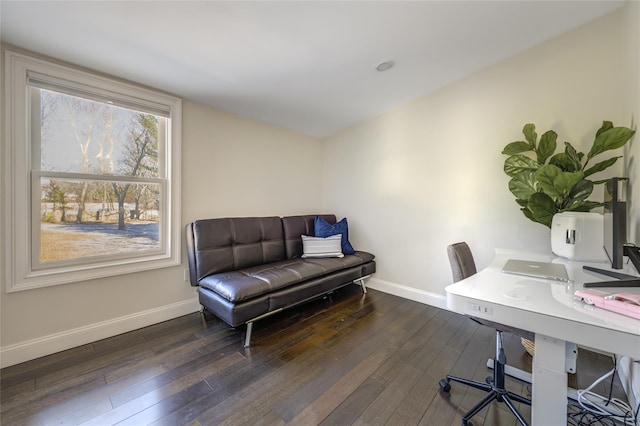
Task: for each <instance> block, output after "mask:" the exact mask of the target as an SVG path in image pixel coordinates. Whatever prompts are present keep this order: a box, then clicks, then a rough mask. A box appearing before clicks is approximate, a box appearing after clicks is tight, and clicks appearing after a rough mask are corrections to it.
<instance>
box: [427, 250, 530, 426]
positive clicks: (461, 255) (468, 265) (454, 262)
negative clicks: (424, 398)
mask: <svg viewBox="0 0 640 426" xmlns="http://www.w3.org/2000/svg"><path fill="white" fill-rule="evenodd" d="M447 254H448V255H449V262H450V264H451V272H452V273H453V280H454V281H460V280H462V279H464V278H467V277H470V276H471V275H473V274H475V273H476V265H475V262H474V260H473V255H472V253H471V249H470V248H469V246H468V245H467V243H464V242H462V243H456V244H452V245H450V246H448V247H447ZM471 319H473V320H474V321H476V322H478V323H480V324H482V325H486V326H488V327H492V328H494V329H495V330H496V357H495V360H494V362H493V364H494V369H493V378H487V383H480V382H476V381H474V380H469V379H465V378H461V377H456V376H451V375H447V376H446V377H445V378H444V379H442V380H440V382H439V385H440V389H441V390H442V391H443V392H445V393H449V391H450V390H451V384H450V383H449V382H450V381H454V382H459V383H463V384H465V385H468V386H471V387H474V388H476V389H480V390H483V391H485V392H487V393H488V395H487V396H486V397H484V399H482V400H481V401H480V402H478V404H476V405H475V406H474V407H473V408H472V409H471V410H470V411H469V412H468V413H467V414H465V415H464V416H463V417H462V425H463V426H466V425H468V424H469V420H470V419H471V418H472V417H473V416H475V415H476V414H478V413H479V412H480V411H481V410H482V409H483V408H484V407H486V406H487V405H489V404H490V403H491V401H493V400H496V401H498V402H504V403H505V404H506V405H507V407H509V410H511V412H512V413H513V414H514V415H515V416H516V417H517V419H518V421H519V422H520V423H522V424H523V425H524V426H528V423H527V421H526V420H525V419H524V417H523V416H522V414H521V413H520V412H519V411H518V409H517V408H516V407H515V405H514V404H513V401H512V400H515V401H518V402H521V403H523V404H527V405H531V400H529V399H527V398H525V397H523V396H520V395H517V394H515V393H513V392H509V391H508V390H507V389H506V388H505V385H504V381H505V367H506V363H507V358H506V356H505V354H504V349H503V347H502V332H503V331H508V332H510V333H514V334H517V335H520V336H523V337H527V338H530V337H531V336H532V335H531V333H529V332H526V331H524V330H520V329H515V328H513V327H508V326H505V325H503V324H498V323H494V322H492V321H487V320H485V319H480V318H471Z"/></svg>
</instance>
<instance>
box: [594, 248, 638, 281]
mask: <svg viewBox="0 0 640 426" xmlns="http://www.w3.org/2000/svg"><path fill="white" fill-rule="evenodd" d="M624 254H625V256H629V259H630V260H631V263H633V266H635V267H636V270H637V271H640V247H635V246H625V247H624ZM582 269H584V270H585V271H591V272H596V273H598V274H602V275H606V276H608V277H612V278H616V280H615V281H600V282H593V283H584V284H583V287H585V288H594V287H596V288H597V287H640V277H636V276H635V275H628V274H623V273H620V272H615V271H609V270H607V269H600V268H593V267H591V266H583V267H582Z"/></svg>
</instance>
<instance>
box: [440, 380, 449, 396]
mask: <svg viewBox="0 0 640 426" xmlns="http://www.w3.org/2000/svg"><path fill="white" fill-rule="evenodd" d="M438 384H439V385H440V389H442V391H443V392H447V393H449V391H450V390H451V385H450V384H449V382H448V381H447V380H446V379H442V380H440V381H439V382H438Z"/></svg>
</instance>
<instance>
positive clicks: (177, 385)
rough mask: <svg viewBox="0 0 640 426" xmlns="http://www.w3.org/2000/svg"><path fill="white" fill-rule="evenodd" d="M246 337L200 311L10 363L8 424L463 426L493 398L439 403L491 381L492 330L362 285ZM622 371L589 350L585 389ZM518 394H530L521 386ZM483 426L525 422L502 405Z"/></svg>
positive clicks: (512, 345)
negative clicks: (459, 379)
mask: <svg viewBox="0 0 640 426" xmlns="http://www.w3.org/2000/svg"><path fill="white" fill-rule="evenodd" d="M243 336H244V330H243V329H238V330H234V329H231V328H229V327H228V326H227V325H226V324H224V323H223V322H221V321H220V320H218V319H217V318H215V317H213V316H212V315H211V314H206V317H203V315H202V314H200V313H194V314H191V315H186V316H184V317H180V318H177V319H174V320H171V321H167V322H164V323H161V324H156V325H153V326H151V327H147V328H144V329H140V330H136V331H133V332H130V333H126V334H123V335H120V336H116V337H112V338H109V339H105V340H101V341H98V342H95V343H92V344H88V345H84V346H81V347H78V348H74V349H70V350H68V351H64V352H61V353H57V354H54V355H50V356H47V357H44V358H40V359H37V360H34V361H30V362H26V363H23V364H20V365H16V366H12V367H8V368H5V369H3V370H1V371H0V376H1V410H0V413H1V414H0V423H1V424H2V425H54V424H55V425H78V424H82V425H113V424H118V425H146V424H154V425H172V426H174V425H219V424H224V425H284V424H291V425H316V424H320V425H351V424H370V425H382V424H388V425H435V426H442V425H456V426H457V425H459V424H460V423H461V416H462V415H463V414H464V413H465V412H466V411H467V410H468V409H469V408H471V407H472V406H473V405H474V404H475V403H476V402H477V401H479V400H480V399H481V398H482V396H483V394H482V392H480V391H477V390H474V389H469V388H468V387H466V386H463V385H459V384H455V383H452V389H451V392H450V394H448V395H447V394H441V392H440V390H439V387H438V380H439V379H441V378H443V377H444V376H445V375H446V374H448V373H451V374H455V375H459V376H464V377H473V378H475V379H477V380H480V381H483V380H484V378H485V377H486V376H488V375H490V374H491V370H489V369H487V368H486V366H485V364H486V361H487V358H488V357H491V356H492V355H493V352H494V351H495V338H494V331H493V330H492V329H489V328H487V327H482V326H479V325H477V324H476V323H474V322H473V321H471V320H469V319H467V318H465V317H463V316H461V315H457V314H455V313H451V312H448V311H445V310H441V309H438V308H434V307H431V306H427V305H423V304H420V303H417V302H413V301H409V300H405V299H402V298H399V297H396V296H392V295H388V294H385V293H381V292H378V291H375V290H370V291H369V293H368V294H367V295H363V294H362V293H361V291H360V287H359V286H355V285H353V286H348V287H345V288H343V289H341V290H340V291H337V292H336V293H335V294H334V295H333V296H332V297H331V298H330V299H321V300H317V301H313V302H310V303H308V304H306V305H303V306H301V307H298V308H294V309H291V310H289V311H286V312H284V313H282V314H279V315H276V316H273V317H271V318H267V319H264V320H262V321H259V322H257V323H256V325H255V326H254V335H253V346H252V347H251V348H249V349H246V350H245V349H244V348H243V347H242V341H243ZM504 341H505V347H506V353H507V358H508V362H509V364H511V365H514V366H517V367H519V368H523V369H528V370H529V371H530V369H531V360H530V357H529V356H528V355H527V354H526V352H525V350H524V348H523V347H522V346H521V345H520V342H519V338H517V337H515V336H511V335H506V334H505V338H504ZM611 367H612V361H611V359H610V358H608V357H606V356H603V355H600V354H596V353H593V352H588V351H581V352H580V354H579V357H578V373H577V375H576V376H574V377H572V379H573V381H574V383H575V382H576V381H577V384H578V385H579V386H581V387H586V386H587V385H589V384H590V383H591V382H592V381H593V380H594V379H595V378H597V377H599V376H600V375H601V374H603V373H604V372H606V371H608V370H609V369H610V368H611ZM600 386H601V387H600V388H599V389H597V390H598V391H600V392H601V393H604V394H606V392H607V391H608V389H607V388H606V385H605V384H601V385H600ZM507 387H508V388H509V390H511V391H514V392H516V393H520V394H523V395H528V392H529V387H528V385H526V384H524V383H522V382H519V381H517V380H515V379H511V378H509V379H508V381H507ZM622 392H623V391H622V388H621V386H620V385H619V383H617V384H616V385H615V387H614V393H615V394H617V395H620V394H622ZM520 408H521V409H522V412H523V413H524V414H525V417H527V418H530V409H529V407H526V406H520ZM473 423H474V425H482V424H484V425H515V424H516V420H515V418H514V417H513V416H512V415H511V413H509V412H508V411H507V410H506V407H504V404H500V403H495V402H494V403H493V404H492V405H491V406H490V407H489V408H487V409H485V410H483V411H482V412H481V413H480V414H478V415H477V416H476V418H474V422H473Z"/></svg>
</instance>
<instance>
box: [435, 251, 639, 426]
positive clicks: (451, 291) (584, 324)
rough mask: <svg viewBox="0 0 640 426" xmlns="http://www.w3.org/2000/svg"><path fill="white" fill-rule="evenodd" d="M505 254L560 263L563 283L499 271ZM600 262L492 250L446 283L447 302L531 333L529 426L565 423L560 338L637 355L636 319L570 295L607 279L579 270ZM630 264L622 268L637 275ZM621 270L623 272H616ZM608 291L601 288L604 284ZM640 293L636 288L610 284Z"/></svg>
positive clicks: (562, 343)
mask: <svg viewBox="0 0 640 426" xmlns="http://www.w3.org/2000/svg"><path fill="white" fill-rule="evenodd" d="M508 259H524V260H535V261H542V262H557V263H563V264H565V266H566V268H567V272H568V273H569V278H570V279H571V281H570V282H569V283H563V282H556V281H551V280H542V279H536V278H529V277H524V276H518V275H512V274H505V273H503V272H502V267H503V266H504V264H505V262H506V261H507V260H508ZM583 265H591V266H595V267H598V268H601V269H610V268H607V265H606V264H605V263H583V262H572V261H569V260H567V259H563V258H559V257H555V256H553V255H545V254H540V253H530V252H519V251H513V250H496V257H495V258H494V260H493V262H492V263H491V264H490V265H489V266H488V267H487V268H486V269H484V270H482V271H480V272H479V273H477V274H476V275H473V276H471V277H469V278H467V279H465V280H462V281H459V282H457V283H455V284H451V285H449V286H447V288H446V289H445V290H446V292H447V307H448V308H449V309H451V310H453V311H456V312H459V313H463V314H467V315H473V316H476V317H480V318H485V319H488V320H491V321H495V322H499V323H503V324H506V325H510V326H514V327H517V328H521V329H524V330H529V331H532V332H533V333H535V356H534V360H533V371H532V373H533V384H532V387H533V389H532V410H531V411H532V414H531V417H532V418H531V420H532V424H533V425H534V426H536V425H540V426H549V425H566V418H567V393H566V392H567V373H566V370H565V350H566V342H573V343H575V344H578V345H582V346H585V347H589V348H594V349H598V350H601V351H606V352H612V353H616V354H619V355H628V356H630V357H631V358H634V359H640V320H637V319H634V318H630V317H626V316H623V315H620V314H616V313H613V312H608V311H605V310H602V309H599V308H595V307H593V306H589V305H586V304H584V303H583V302H581V301H578V300H575V299H574V296H573V293H574V291H575V290H577V289H579V288H582V283H584V282H591V281H606V280H609V278H607V277H604V276H602V275H599V274H595V273H592V272H587V271H584V270H583V269H582V266H583ZM632 268H633V267H632V266H631V267H627V270H626V273H631V274H634V275H635V274H637V272H635V271H634V270H633V269H632ZM622 272H625V271H622ZM604 290H605V291H608V290H607V289H604ZM609 290H610V291H612V292H614V291H623V290H624V291H628V292H632V293H638V294H640V289H638V288H626V289H621V288H611V289H609Z"/></svg>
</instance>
